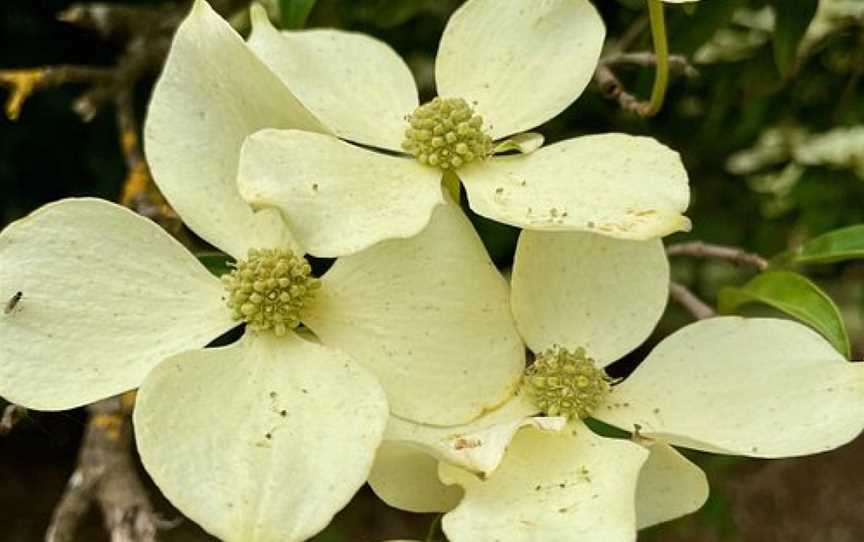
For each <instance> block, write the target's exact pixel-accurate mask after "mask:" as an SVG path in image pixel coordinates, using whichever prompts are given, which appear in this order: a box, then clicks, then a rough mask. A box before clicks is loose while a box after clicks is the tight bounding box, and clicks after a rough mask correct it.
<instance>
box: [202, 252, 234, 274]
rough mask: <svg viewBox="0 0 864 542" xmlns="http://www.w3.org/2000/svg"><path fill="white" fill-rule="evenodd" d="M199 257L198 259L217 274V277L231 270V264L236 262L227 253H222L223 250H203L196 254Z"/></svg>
mask: <svg viewBox="0 0 864 542" xmlns="http://www.w3.org/2000/svg"><path fill="white" fill-rule="evenodd" d="M195 257H196V258H198V261H199V262H201V263H202V264H204V267H206V268H207V270H208V271H210V272H211V273H213V274H214V275H216V276H217V277H221V276H222V275H224V274H225V273H228V272H230V271H231V269H232V268H231V266H230V265H229V264H231V263H233V262H234V259H233V258H231V256H228V255H227V254H222V253H221V252H201V253H199V254H196V255H195Z"/></svg>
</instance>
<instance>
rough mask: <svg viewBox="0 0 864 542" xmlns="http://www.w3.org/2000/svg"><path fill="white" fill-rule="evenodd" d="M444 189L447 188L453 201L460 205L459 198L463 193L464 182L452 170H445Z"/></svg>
mask: <svg viewBox="0 0 864 542" xmlns="http://www.w3.org/2000/svg"><path fill="white" fill-rule="evenodd" d="M442 182H443V183H444V190H446V191H447V192H448V193H449V194H450V197H451V198H453V201H454V202H455V203H456V204H457V205H458V204H459V198H460V196H461V195H462V183H460V182H459V177H458V176H457V175H456V174H455V173H453V172H452V171H445V172H444V179H443V181H442Z"/></svg>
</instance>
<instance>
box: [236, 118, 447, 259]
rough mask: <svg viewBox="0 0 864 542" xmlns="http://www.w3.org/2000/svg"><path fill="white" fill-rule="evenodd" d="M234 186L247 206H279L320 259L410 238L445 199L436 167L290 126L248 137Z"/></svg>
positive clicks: (301, 237)
mask: <svg viewBox="0 0 864 542" xmlns="http://www.w3.org/2000/svg"><path fill="white" fill-rule="evenodd" d="M239 186H240V191H241V193H242V194H243V196H244V197H245V198H246V199H247V200H248V201H249V202H251V203H252V204H254V205H258V206H269V205H272V206H275V207H278V208H279V209H281V210H282V212H283V214H284V215H285V220H286V222H287V223H288V226H289V227H290V229H291V231H292V232H293V233H294V235H295V236H296V237H297V239H298V240H299V241H300V244H301V245H303V246H304V247H305V248H306V250H308V251H309V253H311V254H314V255H315V256H321V257H334V256H342V255H345V254H351V253H354V252H357V251H360V250H363V249H365V248H368V247H370V246H372V245H374V244H375V243H378V242H380V241H383V240H387V239H394V238H405V237H412V236H414V235H416V234H417V233H418V232H419V231H420V230H422V229H423V228H424V227H425V226H426V224H428V223H429V218H430V216H431V214H432V209H433V208H435V206H437V205H438V204H440V203H442V202H443V201H444V200H443V197H442V195H441V172H440V171H438V170H435V169H433V168H429V167H426V166H423V165H421V164H420V163H419V162H417V161H415V160H409V159H406V158H399V157H395V156H388V155H385V154H381V153H376V152H373V151H369V150H366V149H363V148H361V147H355V146H354V145H350V144H348V143H344V142H342V141H340V140H338V139H336V138H334V137H331V136H326V135H320V134H312V133H308V132H299V131H294V130H290V131H280V130H264V131H261V132H258V133H256V134H255V135H253V136H251V137H250V138H249V139H247V140H246V143H245V144H244V145H243V154H242V157H241V159H240V173H239Z"/></svg>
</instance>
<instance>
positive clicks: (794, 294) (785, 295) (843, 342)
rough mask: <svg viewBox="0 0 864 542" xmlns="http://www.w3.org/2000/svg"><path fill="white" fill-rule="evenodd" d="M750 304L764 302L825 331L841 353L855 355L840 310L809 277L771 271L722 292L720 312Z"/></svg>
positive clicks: (820, 331)
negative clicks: (851, 351) (852, 353)
mask: <svg viewBox="0 0 864 542" xmlns="http://www.w3.org/2000/svg"><path fill="white" fill-rule="evenodd" d="M747 303H764V304H766V305H769V306H771V307H774V308H775V309H777V310H780V311H782V312H784V313H786V314H788V315H789V316H792V317H793V318H796V319H798V320H800V321H802V322H804V323H805V324H807V325H809V326H810V327H812V328H813V329H815V330H816V331H818V332H819V333H821V334H822V335H823V336H824V337H825V338H826V339H828V341H829V342H830V343H831V344H832V345H833V346H834V348H836V349H837V350H838V351H839V352H840V353H841V354H843V355H844V356H846V358H847V359H848V358H849V357H850V355H851V353H850V346H849V336H848V335H847V333H846V326H845V325H844V323H843V319H842V317H841V316H840V311H839V310H838V309H837V306H836V305H835V304H834V302H833V301H832V300H831V298H830V297H828V295H827V294H826V293H825V292H823V291H822V290H821V289H820V288H819V287H818V286H816V285H815V284H814V283H812V282H811V281H810V280H808V279H807V278H805V277H803V276H801V275H799V274H797V273H793V272H791V271H768V272H766V273H763V274H761V275H759V276H757V277H756V278H754V279H753V280H751V281H750V282H748V283H747V284H745V285H744V286H742V287H741V288H724V289H723V290H721V291H720V295H719V300H718V305H719V309H720V312H723V313H730V312H734V311H735V310H736V309H737V308H738V307H740V306H741V305H745V304H747Z"/></svg>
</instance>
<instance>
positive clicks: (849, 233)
mask: <svg viewBox="0 0 864 542" xmlns="http://www.w3.org/2000/svg"><path fill="white" fill-rule="evenodd" d="M860 258H864V224H858V225H855V226H849V227H848V228H841V229H839V230H834V231H831V232H828V233H825V234H822V235H820V236H818V237H814V238H813V239H810V240H809V241H807V242H806V243H804V244H803V245H801V246H800V247H798V248H796V249H794V250H792V251H790V252H788V253H784V254H781V255H780V256H779V257H778V259H779V261H781V262H783V263H791V264H800V265H812V264H827V263H836V262H842V261H846V260H855V259H860Z"/></svg>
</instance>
